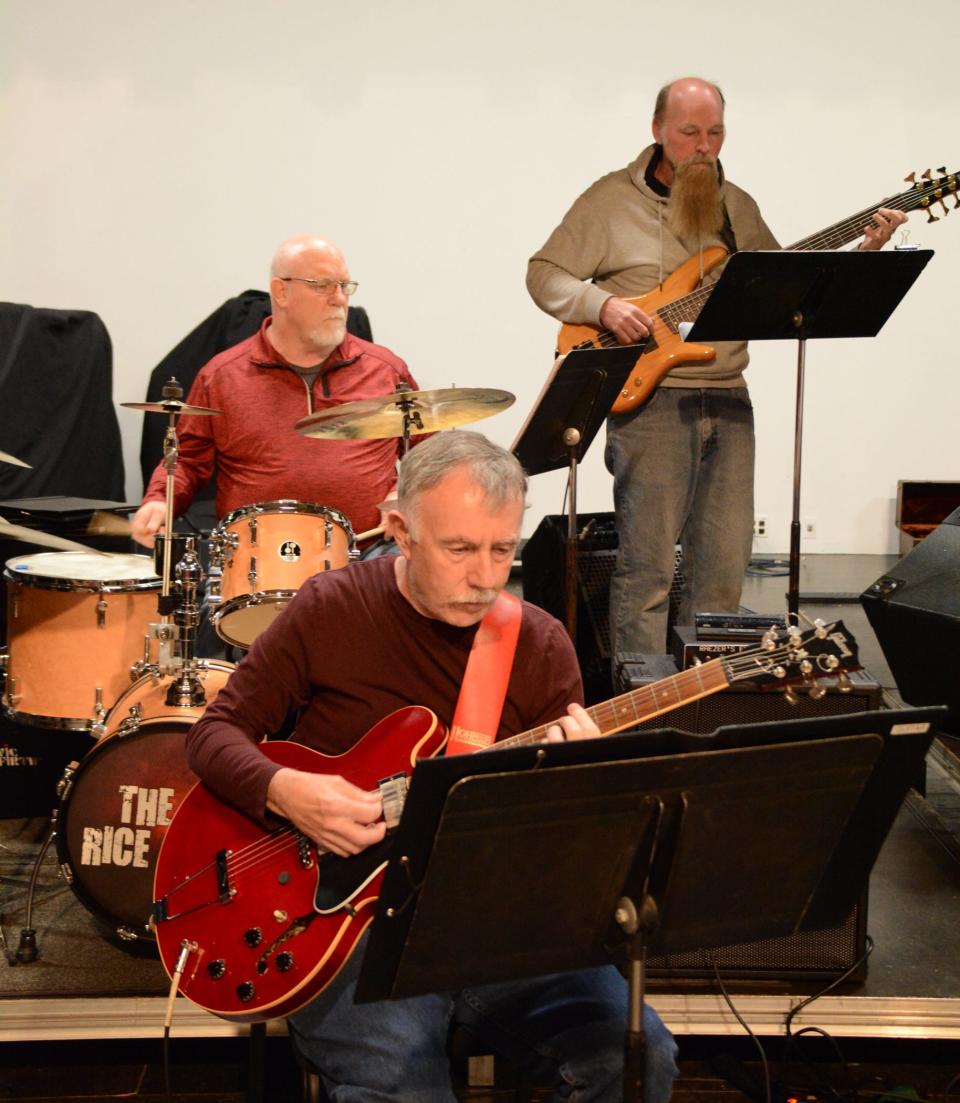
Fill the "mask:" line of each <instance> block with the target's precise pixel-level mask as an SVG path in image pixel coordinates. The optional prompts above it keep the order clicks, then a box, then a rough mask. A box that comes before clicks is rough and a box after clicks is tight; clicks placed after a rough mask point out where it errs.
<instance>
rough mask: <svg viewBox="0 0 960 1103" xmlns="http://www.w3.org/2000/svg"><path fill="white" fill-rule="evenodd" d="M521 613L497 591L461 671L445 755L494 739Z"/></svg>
mask: <svg viewBox="0 0 960 1103" xmlns="http://www.w3.org/2000/svg"><path fill="white" fill-rule="evenodd" d="M522 611H523V606H522V604H521V601H520V599H519V598H518V597H514V595H513V594H508V593H507V592H506V591H504V590H501V591H500V594H499V595H498V597H497V600H496V601H495V602H494V603H493V605H492V606H491V607H490V609H489V611H488V612H487V615H486V616H485V617H484V618H483V620H482V621H480V627H479V628H478V629H477V634H476V636H474V638H473V647H472V648H471V650H470V657H469V658H468V659H467V668H466V670H465V671H464V672H463V682H462V684H461V686H460V696H459V697H458V698H457V708H456V711H455V712H454V714H453V723H452V724H451V726H450V739H449V741H448V742H447V749H446V752H445V753H446V754H469V753H470V752H471V751H478V750H480V749H481V748H482V747H489V746H490V744H491V743H493V741H494V740H495V739H496V738H497V728H499V727H500V714H501V713H502V712H503V702H504V700H505V699H506V696H507V684H508V683H509V681H510V671H511V669H512V667H513V655H514V652H515V651H516V650H517V638H518V637H519V635H520V616H521V613H522Z"/></svg>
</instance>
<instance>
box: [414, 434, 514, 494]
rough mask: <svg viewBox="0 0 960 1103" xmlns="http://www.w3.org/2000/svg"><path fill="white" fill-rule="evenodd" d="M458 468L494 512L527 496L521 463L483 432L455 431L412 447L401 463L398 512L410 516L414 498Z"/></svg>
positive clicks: (436, 484) (430, 488)
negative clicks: (468, 477)
mask: <svg viewBox="0 0 960 1103" xmlns="http://www.w3.org/2000/svg"><path fill="white" fill-rule="evenodd" d="M457 467H465V468H467V470H468V471H469V472H470V477H471V478H472V479H473V481H474V482H475V483H476V484H477V486H479V487H480V489H481V490H482V491H483V492H484V494H485V496H486V497H487V499H488V500H489V502H490V505H491V506H492V507H493V508H494V509H496V508H497V507H499V506H502V505H504V504H505V503H506V502H509V501H514V500H516V499H518V498H519V499H520V500H521V501H523V500H524V499H525V498H526V494H527V476H526V474H525V473H524V470H523V468H522V467H521V466H520V461H519V460H518V459H517V458H516V456H514V455H513V453H512V452H508V451H507V450H506V449H505V448H501V447H500V445H499V444H494V443H493V442H492V441H489V440H487V438H486V437H485V436H484V435H483V434H482V433H474V432H472V431H470V430H465V429H456V430H448V431H447V432H443V433H437V435H436V436H434V437H431V438H430V439H429V440H425V441H424V442H423V444H418V445H417V446H416V448H411V449H410V451H409V452H408V453H407V455H406V456H404V458H403V461H402V462H401V464H400V473H399V477H398V480H397V498H398V500H399V501H398V505H399V507H400V510H401V511H402V512H404V513H409V511H410V510H411V508H412V506H413V503H414V500H415V499H416V497H417V495H418V494H420V493H422V492H423V491H424V490H432V489H433V487H435V486H438V485H439V484H440V482H442V481H443V479H444V478H445V477H446V476H447V475H449V474H450V472H451V471H452V470H453V469H454V468H457Z"/></svg>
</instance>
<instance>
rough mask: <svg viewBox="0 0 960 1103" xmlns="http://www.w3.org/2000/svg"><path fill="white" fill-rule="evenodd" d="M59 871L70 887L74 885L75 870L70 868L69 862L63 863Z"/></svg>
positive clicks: (58, 868)
mask: <svg viewBox="0 0 960 1103" xmlns="http://www.w3.org/2000/svg"><path fill="white" fill-rule="evenodd" d="M57 871H58V873H59V874H60V876H61V877H62V878H63V880H64V881H66V882H67V884H68V885H72V884H73V870H72V869H71V868H70V864H69V863H68V862H61V863H60V865H59V866H58V867H57Z"/></svg>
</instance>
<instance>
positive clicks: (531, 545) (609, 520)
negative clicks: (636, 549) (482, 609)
mask: <svg viewBox="0 0 960 1103" xmlns="http://www.w3.org/2000/svg"><path fill="white" fill-rule="evenodd" d="M577 531H578V540H577V633H576V640H575V641H574V646H575V647H576V651H577V659H578V660H579V662H580V670H581V672H582V674H583V682H584V690H585V693H586V698H587V704H596V703H597V702H598V701H606V700H608V699H609V698H610V697H612V696H613V678H612V659H613V656H612V655H611V650H610V578H611V576H612V575H613V571H614V568H615V567H616V564H617V547H618V543H619V541H618V539H617V530H616V526H615V523H614V515H613V513H580V514H578V515H577ZM566 555H567V518H566V517H564V516H563V515H560V514H552V515H548V516H546V517H544V518H543V520H542V521H541V522H540V524H539V525H538V526H537V530H536V532H535V533H534V534H533V535H532V536H531V537H530V539H529V540H528V541H527V542H526V544H525V545H524V546H523V550H522V551H521V553H520V562H521V564H522V567H523V596H524V598H525V599H526V600H527V601H530V602H532V603H533V604H534V605H539V606H540V608H541V609H546V611H547V612H548V613H550V614H551V615H552V616H555V617H556V618H557V620H559V621H562V622H565V621H566V599H565V579H566ZM682 589H683V574H682V571H681V555H680V549H679V548H678V549H677V566H676V571H675V573H674V578H673V585H672V587H671V590H670V611H671V616H670V620H671V623H672V621H673V617H674V613H675V610H676V607H677V604H678V602H679V597H680V593H681V591H682Z"/></svg>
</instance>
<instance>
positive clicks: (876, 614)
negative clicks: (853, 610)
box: [860, 509, 960, 735]
mask: <svg viewBox="0 0 960 1103" xmlns="http://www.w3.org/2000/svg"><path fill="white" fill-rule="evenodd" d="M860 604H861V605H862V606H863V609H864V612H865V613H866V614H867V619H868V620H869V621H870V625H871V627H872V628H873V630H874V632H875V633H876V636H877V641H878V642H879V644H880V647H881V650H882V651H883V654H884V657H885V658H886V660H887V663H888V664H889V666H890V672H891V673H892V674H893V677H894V680H895V681H896V683H897V689H898V690H899V693H900V696H901V697H902V698H903V699H904V701H906V702H907V703H908V704H911V705H947V706H948V708H949V710H950V711H949V714H948V716H947V722H946V727H947V729H948V730H949V731H950V732H952V733H953V734H955V735H957V734H960V509H956V510H954V511H953V513H951V514H950V515H949V516H948V517H947V518H946V519H945V520H944V521H943V524H941V525H940V526H939V527H938V528H936V529H934V531H933V532H932V533H931V534H930V535H929V536H928V537H926V539H925V540H923V541H922V542H921V543H919V544H917V546H916V547H915V548H914V549H913V551H911V552H910V553H909V554H908V555H905V556H904V557H903V559H901V560H900V562H899V563H897V564H896V565H895V566H894V567H891V569H890V571H889V573H888V574H885V575H882V576H881V577H880V578H878V579H877V581H876V582H874V583H873V585H872V586H869V587H868V588H867V589H866V590H864V592H863V593H862V594H861V595H860Z"/></svg>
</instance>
